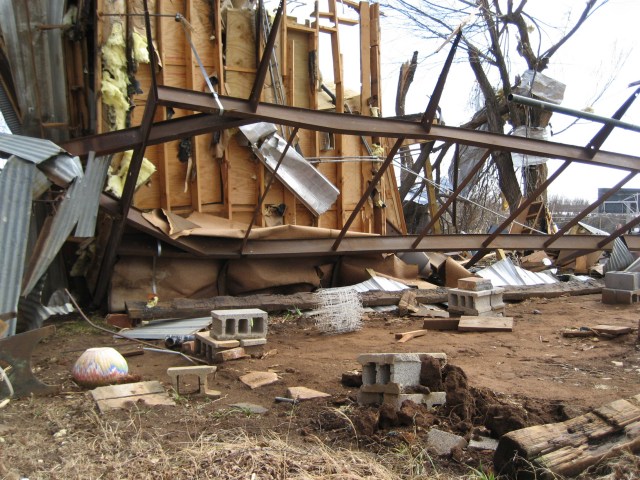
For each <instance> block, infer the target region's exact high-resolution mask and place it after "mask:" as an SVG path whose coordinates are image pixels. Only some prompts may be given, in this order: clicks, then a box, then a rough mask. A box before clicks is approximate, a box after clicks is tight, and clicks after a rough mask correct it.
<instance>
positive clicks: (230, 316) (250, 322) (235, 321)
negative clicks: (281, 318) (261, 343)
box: [209, 308, 268, 340]
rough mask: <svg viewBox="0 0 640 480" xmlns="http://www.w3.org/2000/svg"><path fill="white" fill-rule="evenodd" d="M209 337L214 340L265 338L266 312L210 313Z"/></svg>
mask: <svg viewBox="0 0 640 480" xmlns="http://www.w3.org/2000/svg"><path fill="white" fill-rule="evenodd" d="M211 320H212V321H211V330H210V332H209V333H210V335H211V336H212V337H213V338H215V339H216V340H240V339H243V338H266V336H267V321H268V315H267V312H265V311H263V310H260V309H258V308H246V309H235V310H212V311H211Z"/></svg>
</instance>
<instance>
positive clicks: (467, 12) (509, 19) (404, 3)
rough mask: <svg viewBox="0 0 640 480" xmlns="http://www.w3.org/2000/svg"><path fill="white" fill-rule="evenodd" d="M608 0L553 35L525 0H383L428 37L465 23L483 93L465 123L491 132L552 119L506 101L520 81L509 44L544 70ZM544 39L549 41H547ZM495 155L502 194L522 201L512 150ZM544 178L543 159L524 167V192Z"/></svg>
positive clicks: (593, 3) (589, 1) (590, 1)
mask: <svg viewBox="0 0 640 480" xmlns="http://www.w3.org/2000/svg"><path fill="white" fill-rule="evenodd" d="M607 1H608V0H585V1H584V3H583V7H582V11H581V14H580V16H579V17H578V19H577V20H576V21H575V23H573V24H572V25H570V26H565V27H564V30H563V32H562V33H561V34H560V35H559V36H558V35H556V36H555V39H553V40H549V39H550V38H551V36H550V35H547V34H543V33H544V32H543V26H545V25H547V26H548V23H544V22H542V21H541V20H538V19H536V18H534V17H532V16H530V15H528V14H527V13H526V11H525V7H526V6H527V0H520V1H519V2H514V1H513V0H506V1H500V0H476V1H469V0H454V1H448V2H441V1H428V0H385V1H383V2H381V3H382V4H383V6H385V7H386V8H387V11H388V12H390V13H391V14H393V13H396V14H399V15H400V16H401V18H403V19H404V23H405V24H406V25H407V26H408V28H412V29H414V30H416V32H417V33H418V34H420V35H421V36H422V37H423V38H426V39H440V41H442V40H443V39H447V38H450V36H451V33H452V32H453V31H454V30H455V29H456V28H458V27H459V26H462V31H463V38H462V42H461V44H460V48H462V49H463V50H464V51H466V57H467V61H468V64H469V66H470V67H471V70H472V71H473V75H474V77H475V80H476V82H477V84H478V87H479V89H480V92H481V93H482V96H483V97H484V105H483V106H482V107H481V108H480V109H479V110H478V111H477V112H476V113H475V114H474V115H473V118H472V119H471V120H470V121H469V122H467V123H466V124H465V125H463V127H465V128H473V129H475V128H479V127H481V126H483V125H487V126H488V130H489V131H491V132H495V133H504V130H505V125H506V124H507V123H508V124H510V125H511V127H513V128H516V127H519V126H529V127H531V126H533V127H544V126H546V124H547V123H548V121H549V114H548V112H543V111H542V110H540V109H535V108H526V109H525V108H523V107H520V106H518V105H515V104H513V103H511V102H507V101H506V99H507V98H508V96H509V94H510V93H511V92H512V88H513V87H514V86H516V84H517V78H516V74H514V72H511V70H510V65H511V63H510V55H511V53H510V46H511V45H515V46H516V47H515V51H516V52H517V55H519V56H520V57H521V58H522V59H524V61H525V62H526V64H527V68H528V69H529V70H530V71H532V72H534V74H535V73H540V72H542V71H544V70H545V69H546V68H547V67H548V66H549V64H550V61H551V57H552V56H553V55H554V54H555V53H556V52H557V51H558V49H559V48H561V47H562V46H563V45H564V44H565V43H566V42H567V41H568V40H569V39H570V38H571V37H572V36H573V35H574V34H575V33H576V31H578V29H579V28H580V27H581V26H582V25H583V24H584V22H585V21H587V19H588V18H589V17H590V16H591V15H592V14H593V13H594V12H595V11H596V10H598V9H599V8H600V7H602V6H603V5H604V4H606V3H607ZM576 3H578V2H576ZM550 13H551V14H553V13H554V12H550ZM546 42H551V44H550V45H545V43H546ZM516 73H520V72H516ZM492 161H493V164H494V165H495V168H496V170H497V174H498V183H499V186H500V190H501V192H502V195H503V196H504V198H505V199H506V201H507V203H508V204H509V208H510V209H511V210H512V211H513V210H514V209H515V208H517V207H518V205H519V203H520V201H521V199H522V196H523V192H522V191H521V189H520V182H519V180H518V177H517V175H516V172H515V169H514V164H513V160H512V158H511V154H510V153H509V152H495V153H493V155H492ZM546 178H547V168H546V165H545V164H542V165H533V166H529V167H526V175H525V188H524V194H525V195H527V194H529V193H531V192H532V191H533V190H535V189H536V188H537V186H538V185H540V184H541V183H542V182H544V181H545V180H546Z"/></svg>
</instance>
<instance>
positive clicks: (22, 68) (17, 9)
mask: <svg viewBox="0 0 640 480" xmlns="http://www.w3.org/2000/svg"><path fill="white" fill-rule="evenodd" d="M68 3H70V2H63V1H59V0H55V1H51V0H28V1H25V0H3V1H0V30H2V36H3V38H4V43H5V46H6V53H7V56H8V58H9V62H10V64H11V73H12V76H13V79H14V80H15V85H16V86H17V88H19V89H20V92H19V95H18V99H17V100H18V103H19V107H20V111H21V113H22V128H23V133H25V134H27V135H34V136H36V135H38V136H39V135H40V134H41V131H42V130H41V124H42V123H43V122H47V123H55V124H61V125H62V126H61V127H59V128H47V129H46V130H45V132H44V133H45V134H46V135H47V136H48V138H50V139H51V140H53V141H57V142H61V141H63V140H66V139H67V138H68V136H69V130H68V128H67V124H68V122H69V118H68V109H67V95H66V83H67V78H66V70H65V62H64V54H63V50H62V38H63V37H62V36H63V34H64V31H63V29H61V28H52V29H39V28H38V26H39V25H60V24H62V19H63V15H64V9H65V8H66V6H67V4H68Z"/></svg>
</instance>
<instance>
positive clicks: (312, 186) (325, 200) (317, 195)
mask: <svg viewBox="0 0 640 480" xmlns="http://www.w3.org/2000/svg"><path fill="white" fill-rule="evenodd" d="M240 131H242V133H243V134H244V136H245V137H247V139H248V140H249V141H250V142H251V149H252V150H253V153H254V154H255V155H256V156H257V157H258V158H259V159H260V160H261V161H262V162H263V163H264V164H265V165H266V166H267V167H268V168H269V170H271V171H272V172H273V171H274V170H275V168H276V165H277V164H278V160H279V159H280V157H281V156H282V152H284V149H285V148H286V145H287V141H286V140H284V139H283V138H282V137H281V136H280V135H278V134H277V133H275V131H276V127H275V125H273V124H270V123H265V122H258V123H254V124H251V125H245V126H243V127H240ZM276 177H277V178H278V180H280V181H281V182H282V183H283V184H284V185H285V186H286V187H287V188H288V189H289V190H290V191H291V193H293V194H294V195H295V196H296V197H297V198H298V199H299V200H300V202H302V203H303V204H304V205H305V206H306V207H307V208H308V209H309V210H310V211H311V212H313V214H314V215H316V216H318V215H322V214H323V213H324V212H326V211H327V210H329V208H331V205H333V204H334V203H335V201H336V200H337V198H338V194H339V193H340V191H339V190H338V189H337V188H336V187H335V186H334V185H333V184H332V183H331V182H330V181H329V180H328V179H327V178H326V177H325V176H324V175H323V174H322V173H321V172H320V171H319V170H318V169H316V168H315V167H314V166H313V165H311V164H310V163H309V162H308V161H307V160H306V159H305V158H304V157H303V156H302V155H300V154H299V153H298V152H296V151H295V149H293V148H289V149H288V150H287V153H286V155H285V156H284V159H283V160H282V163H281V164H280V167H279V168H278V172H277V173H276Z"/></svg>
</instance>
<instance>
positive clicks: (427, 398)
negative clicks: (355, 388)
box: [363, 392, 447, 410]
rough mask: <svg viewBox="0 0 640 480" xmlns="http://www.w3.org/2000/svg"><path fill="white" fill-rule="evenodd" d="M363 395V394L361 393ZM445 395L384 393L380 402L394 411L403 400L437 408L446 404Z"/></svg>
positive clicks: (442, 393) (438, 393)
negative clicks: (391, 406) (390, 406)
mask: <svg viewBox="0 0 640 480" xmlns="http://www.w3.org/2000/svg"><path fill="white" fill-rule="evenodd" d="M363 393H364V392H363ZM446 399H447V394H446V393H445V392H431V393H400V394H393V393H384V394H383V397H382V402H383V403H385V404H389V405H393V406H394V407H395V409H396V410H400V407H402V402H404V401H405V400H411V401H412V402H414V403H417V404H418V405H424V406H426V407H427V408H434V407H439V406H440V405H444V404H445V403H446Z"/></svg>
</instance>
